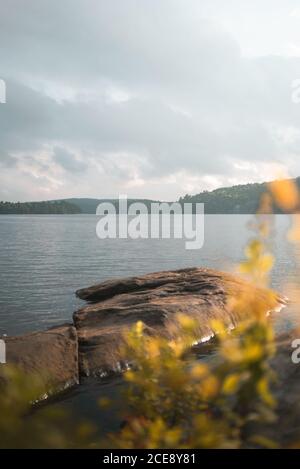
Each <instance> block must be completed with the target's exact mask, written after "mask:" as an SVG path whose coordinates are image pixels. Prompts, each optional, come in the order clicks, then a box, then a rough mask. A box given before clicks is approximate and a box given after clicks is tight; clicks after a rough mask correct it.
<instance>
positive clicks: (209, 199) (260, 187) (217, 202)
mask: <svg viewBox="0 0 300 469" xmlns="http://www.w3.org/2000/svg"><path fill="white" fill-rule="evenodd" d="M294 181H295V182H296V184H297V186H298V187H299V188H300V177H299V178H296V179H295V180H294ZM266 192H268V183H266V182H264V183H254V184H243V185H238V186H233V187H221V188H219V189H215V190H214V191H203V192H200V193H199V194H196V195H188V194H187V195H185V196H184V197H181V198H180V199H179V202H180V203H204V204H205V205H204V210H205V213H216V214H217V213H218V214H223V213H224V214H225V213H227V214H235V213H236V214H254V213H256V212H257V210H258V208H259V204H260V199H261V196H262V194H264V193H266ZM273 212H274V213H281V211H280V209H279V208H278V207H276V206H274V207H273Z"/></svg>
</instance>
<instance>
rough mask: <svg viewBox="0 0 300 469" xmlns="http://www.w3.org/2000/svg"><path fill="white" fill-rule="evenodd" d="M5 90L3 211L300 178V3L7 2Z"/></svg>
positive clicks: (2, 52)
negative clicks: (46, 202)
mask: <svg viewBox="0 0 300 469" xmlns="http://www.w3.org/2000/svg"><path fill="white" fill-rule="evenodd" d="M0 79H4V80H5V82H6V87H7V97H6V99H7V102H6V104H0V200H22V201H23V200H24V201H25V200H43V199H52V198H61V197H74V196H75V197H99V198H101V197H118V194H120V193H121V194H128V196H129V197H148V198H160V199H165V200H174V199H176V198H178V197H179V196H180V195H184V194H185V193H198V192H200V191H202V190H203V189H209V190H210V189H214V188H216V187H219V186H224V185H233V184H239V183H245V182H252V181H263V180H270V179H272V177H276V176H277V175H278V173H279V172H281V171H282V170H283V169H284V168H286V170H287V171H288V172H289V174H291V175H292V176H299V175H300V103H299V104H297V103H295V102H293V100H292V98H291V96H292V83H293V81H294V80H297V79H300V2H299V0H284V1H283V0H226V1H224V0H0ZM299 88H300V86H299ZM299 96H300V93H299Z"/></svg>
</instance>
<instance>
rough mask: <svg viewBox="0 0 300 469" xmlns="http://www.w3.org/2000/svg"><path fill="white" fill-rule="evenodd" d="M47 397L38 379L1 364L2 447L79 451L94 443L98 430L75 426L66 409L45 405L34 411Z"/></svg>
mask: <svg viewBox="0 0 300 469" xmlns="http://www.w3.org/2000/svg"><path fill="white" fill-rule="evenodd" d="M45 396H46V390H45V388H44V386H43V385H42V384H41V381H40V380H39V378H38V377H36V376H30V377H29V376H28V375H26V374H24V373H23V372H22V371H20V370H19V369H17V368H15V367H13V366H11V365H0V448H72V447H73V448H77V447H85V446H87V445H89V444H90V441H91V438H92V435H93V433H94V428H93V426H92V425H91V424H89V423H85V422H82V423H78V424H76V425H74V423H73V422H72V420H71V418H70V416H69V415H68V414H67V413H66V412H65V411H63V410H62V409H59V408H55V409H53V408H52V407H47V406H44V407H43V408H41V409H40V410H39V412H32V410H33V407H32V406H33V404H37V402H38V401H41V399H43V398H44V397H45Z"/></svg>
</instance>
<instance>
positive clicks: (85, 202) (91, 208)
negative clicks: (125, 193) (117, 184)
mask: <svg viewBox="0 0 300 469" xmlns="http://www.w3.org/2000/svg"><path fill="white" fill-rule="evenodd" d="M64 201H65V202H68V203H71V204H74V205H76V206H77V207H79V208H80V210H81V212H82V213H90V214H95V213H96V210H97V207H98V205H99V204H100V203H103V202H110V203H112V204H113V205H114V206H115V207H116V212H117V213H118V207H119V199H79V198H78V199H75V198H74V199H64ZM135 202H142V203H143V204H145V205H146V207H147V208H148V210H150V205H151V203H152V202H157V201H156V200H149V199H128V200H127V206H128V207H130V205H131V204H133V203H135Z"/></svg>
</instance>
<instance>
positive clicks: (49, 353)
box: [4, 325, 79, 392]
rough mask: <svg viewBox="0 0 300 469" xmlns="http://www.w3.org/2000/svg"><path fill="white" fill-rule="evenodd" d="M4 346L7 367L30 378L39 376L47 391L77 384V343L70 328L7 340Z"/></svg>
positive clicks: (72, 328)
mask: <svg viewBox="0 0 300 469" xmlns="http://www.w3.org/2000/svg"><path fill="white" fill-rule="evenodd" d="M5 342H6V361H7V363H8V364H13V365H16V366H18V367H19V368H20V369H21V370H23V371H25V373H26V374H28V375H29V376H31V375H33V374H34V375H38V376H39V377H40V378H41V380H42V381H43V384H44V385H45V388H46V389H47V390H49V391H53V392H57V391H61V390H63V389H66V388H68V387H70V386H73V385H74V384H78V382H79V374H78V342H77V333H76V329H75V327H73V326H72V325H62V326H59V327H54V328H51V329H49V330H47V331H41V332H33V333H30V334H25V335H22V336H19V337H9V338H6V340H5ZM4 366H5V365H4Z"/></svg>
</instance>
